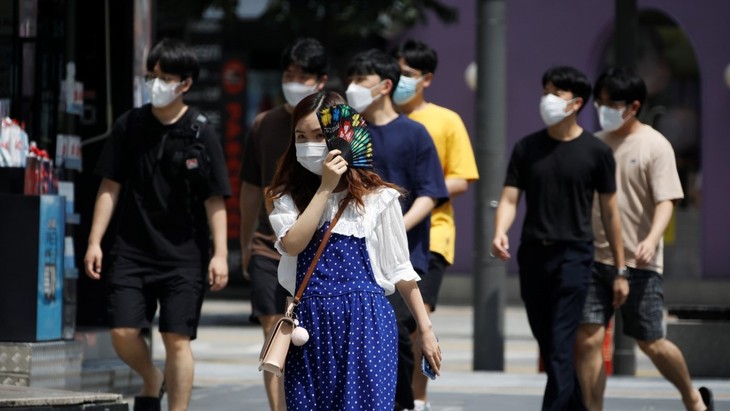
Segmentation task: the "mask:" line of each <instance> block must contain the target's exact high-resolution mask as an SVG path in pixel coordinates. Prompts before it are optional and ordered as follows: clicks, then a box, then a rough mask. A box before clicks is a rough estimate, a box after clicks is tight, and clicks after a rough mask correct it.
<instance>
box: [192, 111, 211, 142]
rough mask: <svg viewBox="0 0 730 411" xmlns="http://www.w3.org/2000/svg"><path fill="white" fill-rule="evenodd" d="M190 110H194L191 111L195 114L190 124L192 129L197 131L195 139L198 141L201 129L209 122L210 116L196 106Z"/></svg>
mask: <svg viewBox="0 0 730 411" xmlns="http://www.w3.org/2000/svg"><path fill="white" fill-rule="evenodd" d="M189 110H193V111H192V113H191V114H192V115H193V122H192V124H191V125H190V129H191V130H193V132H194V133H195V140H196V141H198V140H200V129H201V128H203V126H204V125H206V124H208V123H209V121H208V117H206V116H205V114H203V113H202V112H201V111H200V110H198V109H196V108H193V107H191V108H190V109H189Z"/></svg>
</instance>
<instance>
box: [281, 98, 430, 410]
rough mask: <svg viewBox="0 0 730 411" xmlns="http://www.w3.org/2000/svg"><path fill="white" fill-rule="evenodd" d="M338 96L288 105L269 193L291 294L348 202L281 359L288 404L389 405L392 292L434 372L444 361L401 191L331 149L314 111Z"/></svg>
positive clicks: (309, 406)
mask: <svg viewBox="0 0 730 411" xmlns="http://www.w3.org/2000/svg"><path fill="white" fill-rule="evenodd" d="M344 103H345V101H344V99H343V98H342V97H341V96H340V95H339V94H337V93H333V92H320V93H317V94H313V95H310V96H309V97H307V98H305V99H304V100H302V101H301V102H300V103H299V104H298V105H297V106H296V107H295V108H294V112H293V114H292V124H293V125H294V132H293V133H292V134H293V140H292V141H291V144H290V145H289V148H288V149H287V151H286V153H285V154H284V156H283V157H282V158H281V160H280V164H279V167H278V170H277V172H276V175H275V177H274V179H273V182H272V184H271V186H270V187H269V189H268V190H267V199H268V200H269V201H268V204H267V205H268V207H269V210H270V215H269V219H270V221H271V225H272V227H273V229H274V232H275V233H276V236H277V241H276V244H275V245H276V248H277V249H278V250H279V251H280V252H281V253H282V260H281V262H280V264H279V274H278V275H279V282H280V283H281V284H282V285H283V286H284V287H285V288H286V289H288V290H289V292H290V293H292V295H293V294H294V291H295V287H298V286H299V284H300V283H301V281H302V279H303V277H304V275H305V274H306V272H307V268H308V267H309V265H310V263H311V262H312V259H313V258H314V255H315V253H316V250H317V248H318V247H319V245H320V243H321V241H322V238H323V235H324V233H325V232H326V231H327V229H328V228H329V225H330V222H331V221H332V219H333V218H334V216H335V214H336V213H337V212H338V210H339V209H340V207H345V209H344V211H343V213H342V214H341V217H340V219H339V220H338V221H337V223H336V224H335V226H334V227H333V229H332V234H331V236H330V238H329V241H328V242H327V244H326V246H325V248H324V251H323V253H322V255H321V257H320V258H319V260H318V261H317V263H316V266H315V269H314V272H313V274H312V277H311V279H310V280H309V283H308V284H307V286H306V288H305V290H304V294H303V296H302V298H301V300H300V303H299V305H298V306H297V308H296V310H295V311H296V314H297V318H298V320H299V325H300V326H301V327H303V328H304V329H306V330H307V331H308V332H309V335H310V337H309V340H308V342H306V343H305V344H304V345H302V346H300V347H297V346H292V347H291V348H290V350H289V354H288V357H287V361H286V366H285V371H284V378H285V380H284V385H285V392H286V405H287V409H288V410H290V411H292V410H322V411H332V410H367V411H373V410H376V411H391V410H393V407H394V397H395V383H396V366H397V364H396V362H397V358H398V356H397V347H398V343H397V338H398V332H397V328H396V327H397V325H396V319H395V315H394V313H393V309H392V308H391V306H390V304H389V303H388V301H387V299H386V297H385V295H386V294H390V293H392V292H394V291H395V290H396V289H397V290H398V291H399V292H400V293H401V295H402V296H403V299H404V300H405V301H406V303H407V304H408V305H409V307H410V309H411V311H412V312H413V315H414V317H415V318H416V321H417V323H418V331H417V332H418V334H419V337H420V338H419V342H418V344H420V347H421V349H422V351H423V353H424V355H425V356H426V358H427V359H428V361H429V362H430V364H431V367H433V369H434V370H436V372H437V373H438V370H439V368H440V366H441V352H440V349H439V347H438V343H437V341H436V336H435V335H434V333H433V330H432V327H431V322H430V320H429V318H428V315H427V314H426V311H425V309H424V306H423V301H422V300H421V294H420V292H419V291H418V286H417V284H416V281H417V280H418V279H419V277H418V275H417V274H416V272H415V271H414V270H413V267H412V266H411V263H410V260H409V255H408V244H407V238H406V231H405V226H404V223H403V214H402V211H401V207H400V202H399V200H398V198H399V196H400V192H399V190H398V188H397V187H395V186H393V185H392V184H389V183H386V182H384V181H383V180H382V179H380V177H378V175H377V174H376V173H375V172H374V171H372V168H371V167H369V166H367V165H364V166H358V167H357V168H355V167H349V166H348V162H347V160H346V159H345V158H343V157H342V156H341V155H340V154H341V151H340V150H332V151H329V150H328V149H327V145H326V143H325V136H324V133H323V131H322V127H321V125H320V122H319V120H318V118H317V112H318V111H319V110H321V109H323V108H326V107H332V106H335V105H338V104H344Z"/></svg>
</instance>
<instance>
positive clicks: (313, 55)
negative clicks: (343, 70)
mask: <svg viewBox="0 0 730 411" xmlns="http://www.w3.org/2000/svg"><path fill="white" fill-rule="evenodd" d="M292 64H293V65H295V66H299V67H300V68H301V69H302V71H304V72H305V73H307V74H314V75H316V76H317V77H322V76H324V75H326V74H327V71H328V70H329V59H328V57H327V53H326V52H325V50H324V46H322V43H320V42H319V41H318V40H317V39H313V38H309V37H305V38H299V39H297V40H295V41H294V42H293V43H291V44H289V45H288V46H287V47H286V48H285V49H284V51H283V52H282V53H281V69H282V70H286V68H287V67H289V66H290V65H292Z"/></svg>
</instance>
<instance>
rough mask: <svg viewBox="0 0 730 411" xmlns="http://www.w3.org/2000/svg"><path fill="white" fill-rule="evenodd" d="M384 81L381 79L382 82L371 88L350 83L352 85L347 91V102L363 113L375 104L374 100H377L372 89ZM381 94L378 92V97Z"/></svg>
mask: <svg viewBox="0 0 730 411" xmlns="http://www.w3.org/2000/svg"><path fill="white" fill-rule="evenodd" d="M382 83H383V82H382V81H381V82H380V83H378V84H376V85H374V86H372V87H370V88H368V87H364V86H361V85H359V84H355V83H350V85H349V86H348V87H347V91H345V94H346V95H347V104H349V105H350V107H352V108H354V109H355V111H358V112H360V113H362V112H363V111H365V110H367V109H368V107H370V105H371V104H373V101H375V98H373V95H372V93H371V90H372V89H374V88H375V87H378V86H379V85H381V84H382ZM380 96H381V94H378V97H380ZM376 98H377V97H376Z"/></svg>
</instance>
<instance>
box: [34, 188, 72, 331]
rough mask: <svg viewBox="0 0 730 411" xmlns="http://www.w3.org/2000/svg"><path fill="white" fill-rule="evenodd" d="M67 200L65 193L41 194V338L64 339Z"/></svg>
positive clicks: (39, 295) (39, 291) (39, 296)
mask: <svg viewBox="0 0 730 411" xmlns="http://www.w3.org/2000/svg"><path fill="white" fill-rule="evenodd" d="M65 208H66V207H65V203H64V198H63V197H62V196H55V195H42V196H41V197H40V224H39V227H40V229H39V233H38V236H39V237H38V240H39V241H38V243H39V247H38V317H37V321H36V324H37V326H36V339H37V340H38V341H47V340H58V339H60V338H61V325H62V318H63V306H62V305H63V242H64V224H65V215H64V213H65V212H66V210H65Z"/></svg>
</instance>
